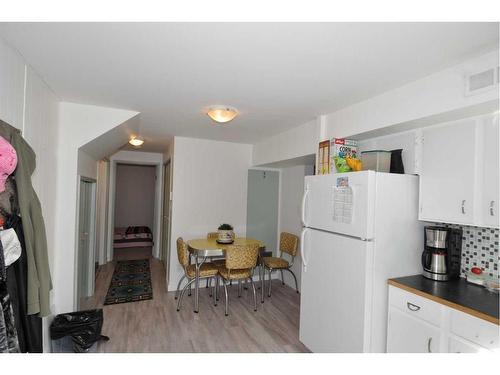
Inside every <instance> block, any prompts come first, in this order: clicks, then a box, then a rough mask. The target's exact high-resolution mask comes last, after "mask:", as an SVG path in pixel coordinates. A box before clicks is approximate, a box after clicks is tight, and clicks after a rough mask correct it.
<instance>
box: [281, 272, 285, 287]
mask: <svg viewBox="0 0 500 375" xmlns="http://www.w3.org/2000/svg"><path fill="white" fill-rule="evenodd" d="M280 273H281V285H285V278H284V277H283V270H280Z"/></svg>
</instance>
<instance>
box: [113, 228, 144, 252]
mask: <svg viewBox="0 0 500 375" xmlns="http://www.w3.org/2000/svg"><path fill="white" fill-rule="evenodd" d="M146 246H153V233H152V232H151V229H149V228H148V227H139V226H137V227H127V228H125V227H124V228H115V236H114V240H113V247H114V248H127V247H146Z"/></svg>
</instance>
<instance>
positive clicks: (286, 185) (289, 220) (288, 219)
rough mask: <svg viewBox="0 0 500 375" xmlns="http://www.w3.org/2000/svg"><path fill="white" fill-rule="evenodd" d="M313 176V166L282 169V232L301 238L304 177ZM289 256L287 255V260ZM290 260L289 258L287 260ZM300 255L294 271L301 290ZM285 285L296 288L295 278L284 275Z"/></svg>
mask: <svg viewBox="0 0 500 375" xmlns="http://www.w3.org/2000/svg"><path fill="white" fill-rule="evenodd" d="M311 174H313V166H312V165H307V166H306V165H298V166H293V167H288V168H282V169H281V194H280V219H279V223H280V230H279V231H280V232H289V233H293V234H295V235H297V236H299V237H300V233H301V231H302V221H301V211H300V210H301V202H302V195H303V193H304V177H305V176H308V175H311ZM287 257H288V256H287V255H285V258H287ZM287 259H288V258H287ZM301 267H302V262H301V259H300V253H298V254H297V256H296V258H295V261H294V264H293V267H292V271H293V272H294V273H295V276H296V277H297V282H298V284H299V290H300V275H301V271H302V268H301ZM284 276H285V283H286V284H287V285H289V286H290V287H291V288H295V282H294V281H293V277H292V276H291V275H290V274H289V273H288V272H285V273H284Z"/></svg>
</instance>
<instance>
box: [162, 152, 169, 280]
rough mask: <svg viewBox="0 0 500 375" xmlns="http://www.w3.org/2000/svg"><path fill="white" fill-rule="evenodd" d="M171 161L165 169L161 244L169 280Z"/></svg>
mask: <svg viewBox="0 0 500 375" xmlns="http://www.w3.org/2000/svg"><path fill="white" fill-rule="evenodd" d="M170 167H171V165H170V161H169V162H168V163H166V164H165V166H164V170H163V176H164V183H163V216H162V218H163V220H162V231H161V233H162V246H161V256H160V258H161V260H162V261H163V265H164V267H165V270H166V271H167V280H168V268H169V267H168V257H169V244H170V217H171V215H170V206H171V204H170V203H171V202H170Z"/></svg>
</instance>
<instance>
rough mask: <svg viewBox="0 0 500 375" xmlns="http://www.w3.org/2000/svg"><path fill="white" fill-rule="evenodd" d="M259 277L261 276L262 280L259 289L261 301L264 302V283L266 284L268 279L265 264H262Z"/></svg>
mask: <svg viewBox="0 0 500 375" xmlns="http://www.w3.org/2000/svg"><path fill="white" fill-rule="evenodd" d="M259 278H260V280H259V281H260V282H259V289H260V303H264V293H265V291H264V289H265V288H264V284H265V281H266V269H265V267H264V265H263V264H261V265H260V268H259Z"/></svg>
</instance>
